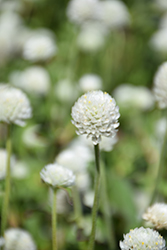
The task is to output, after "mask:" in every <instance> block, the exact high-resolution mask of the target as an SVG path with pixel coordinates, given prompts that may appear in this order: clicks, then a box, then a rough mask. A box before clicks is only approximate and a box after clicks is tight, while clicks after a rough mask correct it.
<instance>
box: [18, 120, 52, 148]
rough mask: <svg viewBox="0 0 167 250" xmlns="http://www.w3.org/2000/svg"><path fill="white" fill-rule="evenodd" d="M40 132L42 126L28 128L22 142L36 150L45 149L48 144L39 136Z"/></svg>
mask: <svg viewBox="0 0 167 250" xmlns="http://www.w3.org/2000/svg"><path fill="white" fill-rule="evenodd" d="M39 131H40V125H38V124H37V125H32V126H30V127H28V128H26V129H25V130H24V132H23V137H22V140H23V142H24V143H25V145H26V146H28V147H30V148H31V147H32V148H36V147H39V148H40V147H45V146H46V145H47V142H46V141H45V140H44V138H42V137H41V136H40V135H38V133H39Z"/></svg>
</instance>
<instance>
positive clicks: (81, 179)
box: [76, 171, 91, 192]
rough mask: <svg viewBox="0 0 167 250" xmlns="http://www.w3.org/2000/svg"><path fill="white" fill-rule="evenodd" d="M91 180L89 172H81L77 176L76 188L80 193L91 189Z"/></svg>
mask: <svg viewBox="0 0 167 250" xmlns="http://www.w3.org/2000/svg"><path fill="white" fill-rule="evenodd" d="M90 184H91V180H90V176H89V173H88V172H86V171H85V172H80V173H78V174H77V175H76V186H77V188H78V190H79V191H80V192H85V191H87V190H88V189H89V188H90Z"/></svg>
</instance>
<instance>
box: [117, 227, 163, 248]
mask: <svg viewBox="0 0 167 250" xmlns="http://www.w3.org/2000/svg"><path fill="white" fill-rule="evenodd" d="M119 245H120V248H121V249H122V250H141V249H142V250H150V249H151V250H162V249H164V247H165V240H164V239H163V237H162V236H161V235H160V234H159V233H158V232H157V231H155V230H152V229H150V228H143V227H140V228H135V229H134V230H130V232H129V233H128V234H126V235H124V240H123V241H120V244H119Z"/></svg>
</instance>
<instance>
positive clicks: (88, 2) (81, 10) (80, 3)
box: [67, 0, 98, 24]
mask: <svg viewBox="0 0 167 250" xmlns="http://www.w3.org/2000/svg"><path fill="white" fill-rule="evenodd" d="M97 11H98V1H97V0H71V1H70V2H69V4H68V6H67V16H68V18H69V20H70V21H71V22H74V23H76V24H83V23H84V22H85V21H88V20H94V19H95V18H96V15H97Z"/></svg>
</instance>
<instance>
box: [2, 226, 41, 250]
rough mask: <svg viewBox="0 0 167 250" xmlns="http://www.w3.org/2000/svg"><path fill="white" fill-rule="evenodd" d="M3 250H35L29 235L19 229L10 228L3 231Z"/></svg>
mask: <svg viewBox="0 0 167 250" xmlns="http://www.w3.org/2000/svg"><path fill="white" fill-rule="evenodd" d="M4 238H5V246H4V250H11V249H12V250H36V249H37V248H36V245H35V243H34V241H33V239H32V237H31V235H30V234H29V233H28V232H27V231H25V230H22V229H19V228H10V229H8V230H6V231H5V237H4Z"/></svg>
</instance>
